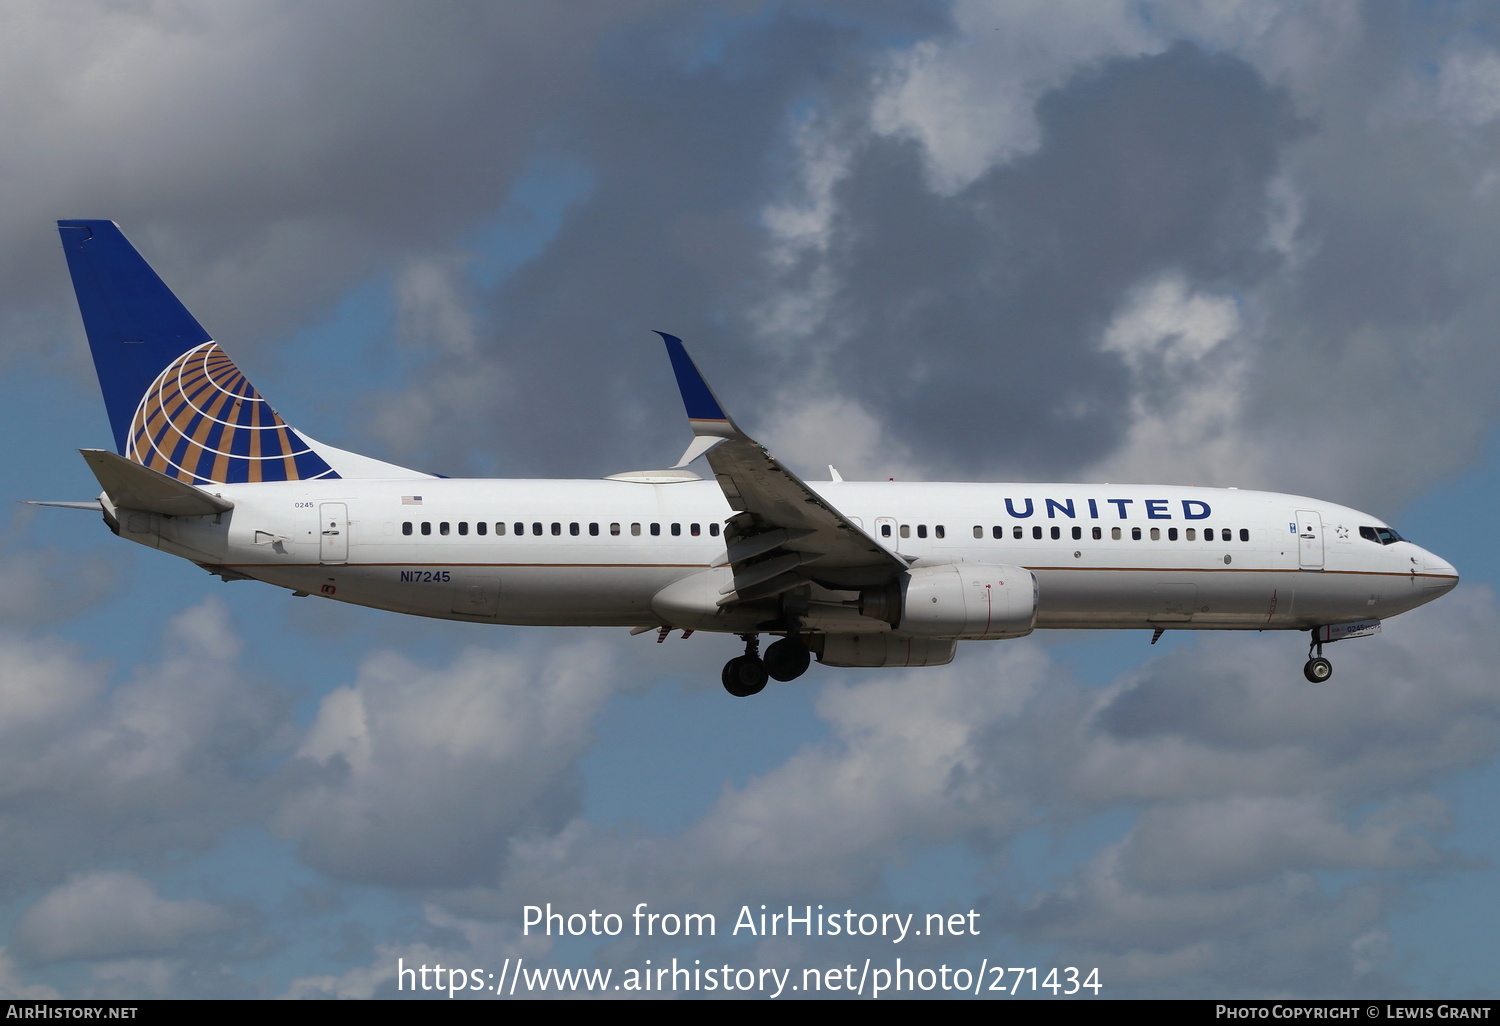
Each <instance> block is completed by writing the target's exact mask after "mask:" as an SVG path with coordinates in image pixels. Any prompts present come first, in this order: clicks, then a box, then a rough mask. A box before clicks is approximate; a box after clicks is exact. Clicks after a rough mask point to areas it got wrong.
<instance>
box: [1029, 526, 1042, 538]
mask: <svg viewBox="0 0 1500 1026" xmlns="http://www.w3.org/2000/svg"><path fill="white" fill-rule="evenodd" d="M1031 537H1032V538H1034V539H1036V540H1037V541H1041V540H1042V529H1041V528H1040V527H1033V528H1032V529H1031Z"/></svg>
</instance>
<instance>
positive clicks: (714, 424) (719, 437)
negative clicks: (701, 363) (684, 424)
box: [657, 331, 745, 469]
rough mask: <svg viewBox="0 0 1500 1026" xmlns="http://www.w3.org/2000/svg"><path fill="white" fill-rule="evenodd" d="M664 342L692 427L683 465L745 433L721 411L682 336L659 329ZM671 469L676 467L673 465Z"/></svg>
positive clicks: (681, 461) (715, 397) (722, 408)
mask: <svg viewBox="0 0 1500 1026" xmlns="http://www.w3.org/2000/svg"><path fill="white" fill-rule="evenodd" d="M657 334H658V335H660V336H661V340H662V341H663V342H665V343H666V344H667V356H669V357H670V358H671V360H672V373H673V374H675V375H676V376H677V390H678V391H679V392H681V393H682V405H683V408H684V409H686V410H687V415H688V423H689V424H691V425H692V428H693V435H694V436H695V437H694V438H693V441H692V443H691V444H689V445H688V447H687V451H686V452H684V453H683V454H682V459H681V460H679V461H678V463H677V467H685V466H687V465H688V464H689V463H691V462H693V461H694V460H695V459H697V458H698V457H699V456H702V455H703V454H704V453H706V452H708V450H710V449H712V448H713V447H714V446H716V445H718V444H719V443H720V442H722V441H723V440H724V439H726V438H744V437H745V434H744V432H742V431H741V430H740V429H739V427H738V426H737V425H736V424H735V423H734V421H733V420H731V419H730V418H729V414H727V413H725V412H724V407H723V406H721V405H720V404H719V399H718V397H717V396H715V395H714V391H713V389H711V388H709V387H708V382H707V381H705V380H703V375H702V373H700V372H699V370H698V365H697V364H695V363H693V358H692V357H691V356H689V355H688V352H687V349H686V347H684V346H683V344H682V339H680V338H678V337H677V336H676V335H668V334H667V333H666V332H665V331H658V332H657ZM673 469H676V468H675V467H674V468H673Z"/></svg>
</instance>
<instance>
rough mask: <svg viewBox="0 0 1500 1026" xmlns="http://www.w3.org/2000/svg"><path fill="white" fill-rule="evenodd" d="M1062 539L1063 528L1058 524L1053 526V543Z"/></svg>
mask: <svg viewBox="0 0 1500 1026" xmlns="http://www.w3.org/2000/svg"><path fill="white" fill-rule="evenodd" d="M1061 537H1062V528H1061V527H1058V526H1057V525H1056V524H1053V525H1052V540H1053V541H1057V539H1059V538H1061Z"/></svg>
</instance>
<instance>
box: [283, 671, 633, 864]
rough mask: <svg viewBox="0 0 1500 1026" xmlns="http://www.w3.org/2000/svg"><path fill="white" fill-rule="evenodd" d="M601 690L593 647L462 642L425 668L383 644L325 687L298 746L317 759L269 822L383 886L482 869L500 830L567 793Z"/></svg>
mask: <svg viewBox="0 0 1500 1026" xmlns="http://www.w3.org/2000/svg"><path fill="white" fill-rule="evenodd" d="M609 691H610V670H609V662H608V659H607V657H606V656H605V654H604V652H603V650H602V649H600V648H598V647H595V646H588V645H585V646H578V647H574V648H564V649H559V650H558V651H556V652H554V653H552V654H550V655H548V656H545V657H539V658H537V657H530V658H528V657H524V656H520V655H517V654H514V653H501V652H495V651H491V650H483V649H470V650H468V651H466V652H464V653H462V654H461V655H460V656H459V657H458V658H457V659H456V660H455V661H454V662H453V663H452V664H451V665H449V666H446V667H443V668H440V669H427V668H423V667H420V666H417V665H415V664H413V663H412V662H411V661H409V660H408V659H406V658H404V657H402V656H400V655H397V654H395V653H383V654H381V655H377V656H374V657H372V658H371V659H370V660H368V661H367V662H366V663H365V665H364V667H363V668H362V670H361V672H360V676H359V679H358V680H357V681H356V682H355V683H354V684H353V685H352V686H348V687H342V688H338V689H335V690H334V691H332V692H330V693H329V694H328V695H327V696H326V697H325V698H324V699H323V701H322V703H321V704H320V706H319V710H318V716H317V719H316V721H315V722H314V723H313V725H312V728H311V730H310V731H309V733H308V735H307V737H306V739H305V740H304V741H303V743H302V746H301V748H300V750H299V752H298V755H299V756H300V758H301V759H303V760H306V762H308V763H310V764H315V765H317V766H319V767H321V768H322V770H321V772H320V773H319V775H318V776H317V777H316V779H314V780H313V781H312V782H310V784H309V785H308V786H307V787H305V788H303V789H300V790H299V791H298V792H297V793H295V794H293V795H291V796H290V797H289V799H288V801H287V804H286V805H285V807H284V808H283V809H282V811H281V813H280V815H279V818H278V822H279V825H280V828H281V830H282V831H283V832H285V833H286V834H287V835H288V836H291V837H293V838H296V839H297V840H298V842H299V843H300V845H301V849H302V852H303V855H304V857H305V858H306V859H307V861H308V862H310V863H311V864H312V865H315V866H317V867H319V868H320V869H322V870H323V871H324V872H327V873H330V874H332V875H334V876H336V877H341V878H344V879H350V880H358V881H362V882H372V883H380V884H384V885H387V886H398V887H399V886H406V887H411V886H428V887H440V886H443V887H458V886H463V885H466V884H471V883H475V882H482V881H484V880H485V879H487V878H488V877H489V876H490V875H491V874H493V873H494V872H495V870H496V869H497V868H498V863H499V861H500V858H501V853H503V851H504V848H505V845H506V842H507V840H508V839H509V838H511V837H512V836H513V835H522V836H524V835H526V834H528V833H533V832H538V831H546V830H548V829H555V828H556V826H558V825H560V824H561V823H562V822H565V821H566V819H567V818H568V817H569V816H570V815H571V814H572V813H573V812H574V811H575V810H576V808H577V804H578V787H579V783H578V778H577V768H576V760H577V758H578V756H579V755H580V754H581V753H582V752H583V751H584V750H585V749H586V748H587V747H588V745H589V743H590V741H591V739H592V736H591V733H590V728H589V724H590V721H591V720H592V718H593V716H594V714H595V713H597V712H598V710H599V708H600V706H601V705H602V703H603V701H604V699H605V698H606V697H607V695H608V694H609Z"/></svg>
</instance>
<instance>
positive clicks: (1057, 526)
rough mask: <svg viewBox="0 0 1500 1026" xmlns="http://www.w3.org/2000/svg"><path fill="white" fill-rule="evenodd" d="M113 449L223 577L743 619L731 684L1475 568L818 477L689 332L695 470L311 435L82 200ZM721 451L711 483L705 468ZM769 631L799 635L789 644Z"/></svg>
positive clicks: (685, 375)
mask: <svg viewBox="0 0 1500 1026" xmlns="http://www.w3.org/2000/svg"><path fill="white" fill-rule="evenodd" d="M58 229H59V232H60V234H61V236H62V243H63V249H64V252H65V254H66V256H67V261H68V268H69V272H70V274H71V276H72V280H73V286H74V289H75V291H76V293H77V296H78V304H79V309H80V312H81V314H82V318H83V323H84V328H85V332H86V334H87V336H88V341H89V346H90V348H91V350H92V353H93V358H94V364H95V369H96V370H97V372H98V376H99V384H100V387H101V389H102V391H103V393H104V402H105V407H106V410H107V412H108V415H109V421H110V426H111V428H112V430H113V433H114V441H115V448H114V451H112V452H111V451H109V450H105V449H84V450H80V452H81V453H82V455H83V458H84V460H85V461H86V462H87V464H88V466H89V468H90V470H92V471H93V473H94V476H95V477H96V478H97V480H98V483H99V486H100V488H101V489H102V492H101V494H100V495H99V497H98V498H97V499H95V500H91V501H87V502H54V503H41V504H42V505H55V506H70V507H74V508H83V509H92V510H96V511H99V512H101V513H102V514H103V518H104V521H105V523H106V524H107V525H108V526H109V528H110V530H111V531H113V532H114V533H115V534H117V535H119V536H120V537H122V538H126V539H128V540H130V541H133V542H136V543H138V544H141V545H145V546H148V547H150V548H155V549H160V550H162V551H165V552H169V553H171V554H173V555H176V556H181V557H182V558H184V559H188V560H191V561H193V562H194V563H197V564H198V565H199V566H201V567H203V568H204V569H206V570H208V571H210V572H211V573H213V574H216V575H218V576H219V577H221V578H223V579H224V580H225V581H238V580H258V581H263V582H266V583H268V584H273V585H276V586H278V587H282V588H286V589H289V590H291V592H292V593H293V594H294V595H296V596H304V597H305V596H314V597H320V598H326V599H332V600H334V601H339V602H351V603H355V604H357V605H363V606H371V607H374V608H377V609H385V610H392V611H395V612H400V613H410V614H415V615H418V616H428V617H436V618H440V619H448V620H463V621H469V622H474V623H495V624H521V625H527V624H532V625H577V626H593V627H623V628H629V629H630V631H631V633H632V634H642V633H648V632H651V631H655V632H656V634H657V641H658V642H660V641H663V640H665V639H666V637H667V636H668V635H669V634H670V633H671V632H672V631H681V632H682V636H683V637H687V636H689V635H690V634H692V633H693V632H695V631H706V632H717V633H723V634H732V635H737V636H738V637H739V639H740V640H741V641H742V642H743V643H744V651H743V654H740V655H737V656H735V657H734V658H731V659H730V660H729V661H728V662H727V663H725V665H724V669H723V672H722V674H721V683H722V684H723V686H724V688H725V690H726V691H728V692H729V693H730V694H731V695H734V696H738V697H746V696H749V695H753V694H756V693H758V692H760V691H761V690H762V689H763V688H764V687H765V686H766V684H767V681H768V679H771V678H774V679H775V680H778V681H789V680H794V679H796V678H797V677H799V676H801V675H802V674H803V673H804V672H805V671H806V670H807V669H808V667H809V665H810V664H811V661H812V659H813V658H814V657H816V659H817V660H818V661H819V662H820V663H823V664H824V665H828V666H836V667H918V666H938V665H942V664H945V663H948V662H950V661H951V660H952V659H953V658H954V655H955V652H956V649H957V644H958V642H959V641H971V640H1000V639H1008V638H1020V637H1024V636H1026V635H1028V634H1030V633H1031V632H1032V631H1033V630H1036V629H1113V630H1149V631H1151V632H1152V636H1151V642H1152V644H1155V643H1156V641H1157V640H1159V639H1160V638H1161V636H1162V634H1163V633H1164V632H1165V631H1168V630H1255V631H1264V630H1283V631H1286V630H1295V631H1306V632H1307V633H1308V635H1309V641H1308V653H1307V654H1308V659H1307V662H1306V664H1305V666H1304V668H1303V672H1304V675H1305V676H1306V677H1307V679H1308V680H1309V681H1312V682H1314V683H1318V682H1321V681H1325V680H1327V679H1328V678H1329V677H1330V675H1331V674H1332V670H1333V668H1332V663H1331V662H1330V661H1329V660H1328V659H1326V658H1325V657H1324V656H1323V646H1324V645H1326V644H1330V643H1333V642H1337V641H1342V640H1348V639H1352V638H1358V637H1367V636H1370V635H1372V634H1375V633H1378V632H1379V630H1380V624H1381V621H1382V620H1383V619H1385V618H1388V617H1391V616H1395V615H1396V614H1398V613H1401V612H1404V611H1406V610H1409V609H1413V608H1415V607H1416V606H1420V605H1422V604H1423V603H1426V602H1430V601H1432V600H1433V599H1435V598H1437V597H1439V596H1440V595H1442V594H1444V593H1445V592H1447V591H1449V590H1451V589H1452V588H1453V587H1454V586H1455V585H1456V584H1457V583H1458V574H1457V572H1456V571H1455V570H1454V568H1453V567H1452V566H1451V565H1450V564H1449V563H1447V562H1445V561H1444V560H1442V559H1440V558H1438V557H1437V556H1435V555H1433V554H1432V553H1430V552H1428V551H1426V550H1425V549H1422V548H1420V547H1418V546H1417V545H1415V544H1413V543H1411V542H1409V541H1407V540H1406V539H1404V538H1402V537H1401V536H1400V535H1399V534H1397V533H1396V532H1395V531H1394V530H1393V529H1392V528H1391V527H1390V526H1389V525H1387V524H1386V523H1384V522H1382V521H1381V520H1380V519H1379V518H1377V517H1373V516H1371V515H1369V514H1367V513H1361V512H1359V511H1357V510H1354V509H1350V508H1348V507H1346V506H1340V505H1336V504H1333V503H1329V502H1323V501H1320V500H1316V499H1310V498H1306V497H1303V496H1298V495H1280V494H1275V493H1271V492H1261V491H1249V490H1244V491H1241V490H1237V489H1234V488H1227V489H1225V488H1198V487H1184V486H1175V485H1116V484H956V483H926V482H918V483H908V482H900V483H898V482H895V481H873V482H864V481H845V480H843V479H842V477H841V476H840V475H839V474H838V472H837V471H836V470H835V469H834V468H832V467H830V468H829V470H830V476H831V480H829V481H826V482H818V483H817V484H810V483H808V482H806V481H804V480H803V479H802V478H800V477H798V476H797V475H796V474H795V473H793V472H792V471H791V470H790V469H788V468H787V467H786V466H785V465H784V464H782V463H781V461H780V460H778V459H777V458H776V457H774V456H772V455H771V453H770V452H769V451H767V450H766V448H765V447H764V446H762V445H759V444H758V443H756V442H755V441H754V440H753V439H752V438H750V437H749V436H748V435H747V434H745V432H744V431H742V430H741V429H740V428H739V427H738V426H737V425H736V424H735V422H734V421H733V420H732V419H731V418H730V417H729V415H728V414H727V413H726V412H725V410H724V407H723V404H722V403H721V402H720V401H719V399H718V398H717V396H716V395H715V394H714V392H713V390H712V389H711V388H710V387H709V385H708V383H707V381H706V380H705V379H704V377H703V375H702V374H701V373H700V372H699V370H698V367H697V366H696V364H695V363H694V361H693V360H692V358H691V357H690V356H689V355H688V352H687V349H686V348H685V347H684V345H683V343H682V342H681V340H680V339H678V338H677V337H675V336H673V335H669V334H666V333H664V332H658V333H657V334H659V335H660V336H661V338H662V340H663V342H664V343H665V345H666V349H667V354H668V357H669V359H670V362H671V365H672V369H673V372H674V375H675V377H676V381H677V386H678V389H679V391H680V393H681V396H682V402H683V406H684V408H685V410H686V413H687V417H688V422H689V424H690V426H691V427H692V431H693V439H692V442H691V443H690V444H689V446H688V447H687V450H686V451H685V452H684V453H683V456H682V458H681V459H680V460H679V461H678V462H677V464H676V465H675V466H673V467H671V468H668V469H663V470H648V471H631V472H626V473H620V474H614V475H611V476H609V477H607V478H603V479H601V480H463V479H453V478H446V477H441V476H437V475H433V474H426V473H422V472H420V471H417V470H412V469H408V468H405V467H400V466H397V465H395V464H391V463H386V462H383V461H380V460H377V459H373V458H370V457H367V456H362V455H359V454H356V453H352V452H347V451H345V450H342V449H337V448H334V447H333V446H330V445H326V444H324V443H322V442H318V441H316V440H314V439H312V438H309V437H308V436H307V435H305V434H302V433H301V432H299V431H296V430H295V429H293V428H292V427H291V426H290V425H288V424H287V423H286V421H284V420H283V419H282V418H281V416H280V415H279V414H278V413H277V412H276V411H275V410H274V409H272V408H271V406H270V405H269V404H268V403H267V402H266V401H265V399H263V398H262V397H261V394H260V393H259V392H258V391H257V390H256V389H255V388H254V387H253V386H252V385H251V384H250V382H249V381H247V380H246V379H245V376H244V375H243V374H242V373H240V371H239V369H238V368H237V367H236V366H235V364H234V362H233V361H232V360H231V359H230V357H229V355H228V354H227V353H226V352H225V351H224V350H223V349H222V348H221V347H220V346H219V344H218V343H217V342H216V341H215V340H214V339H213V338H212V337H211V336H210V335H209V334H208V333H207V332H205V331H204V329H203V328H202V327H201V326H200V325H199V324H198V322H197V320H196V319H194V317H193V315H192V314H191V313H189V312H188V310H187V308H186V307H184V306H183V305H182V303H181V302H179V301H178V299H177V297H176V296H175V295H173V294H172V292H171V291H170V290H169V289H168V288H167V286H166V285H165V284H164V283H163V282H162V280H161V279H160V278H159V277H158V276H157V275H156V273H155V272H154V271H153V270H152V269H151V267H150V266H149V265H148V264H147V262H146V261H145V259H144V258H143V257H142V256H141V255H140V254H139V253H138V252H137V250H136V249H135V247H134V246H132V245H131V244H130V242H129V241H128V240H127V239H126V238H125V236H124V234H123V233H122V232H121V231H120V229H119V227H118V226H117V225H115V223H114V222H112V221H102V220H67V221H59V222H58ZM700 458H702V459H706V461H707V464H708V467H709V469H710V470H711V472H712V477H711V478H709V479H704V478H702V477H700V476H699V475H698V474H696V473H694V472H693V471H691V470H688V469H687V467H688V464H690V463H693V462H694V461H695V460H698V459H700ZM762 635H766V636H769V637H773V638H775V639H776V640H774V642H772V643H770V644H769V645H768V647H767V649H766V651H765V653H764V654H761V652H760V638H761V636H762Z"/></svg>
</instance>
